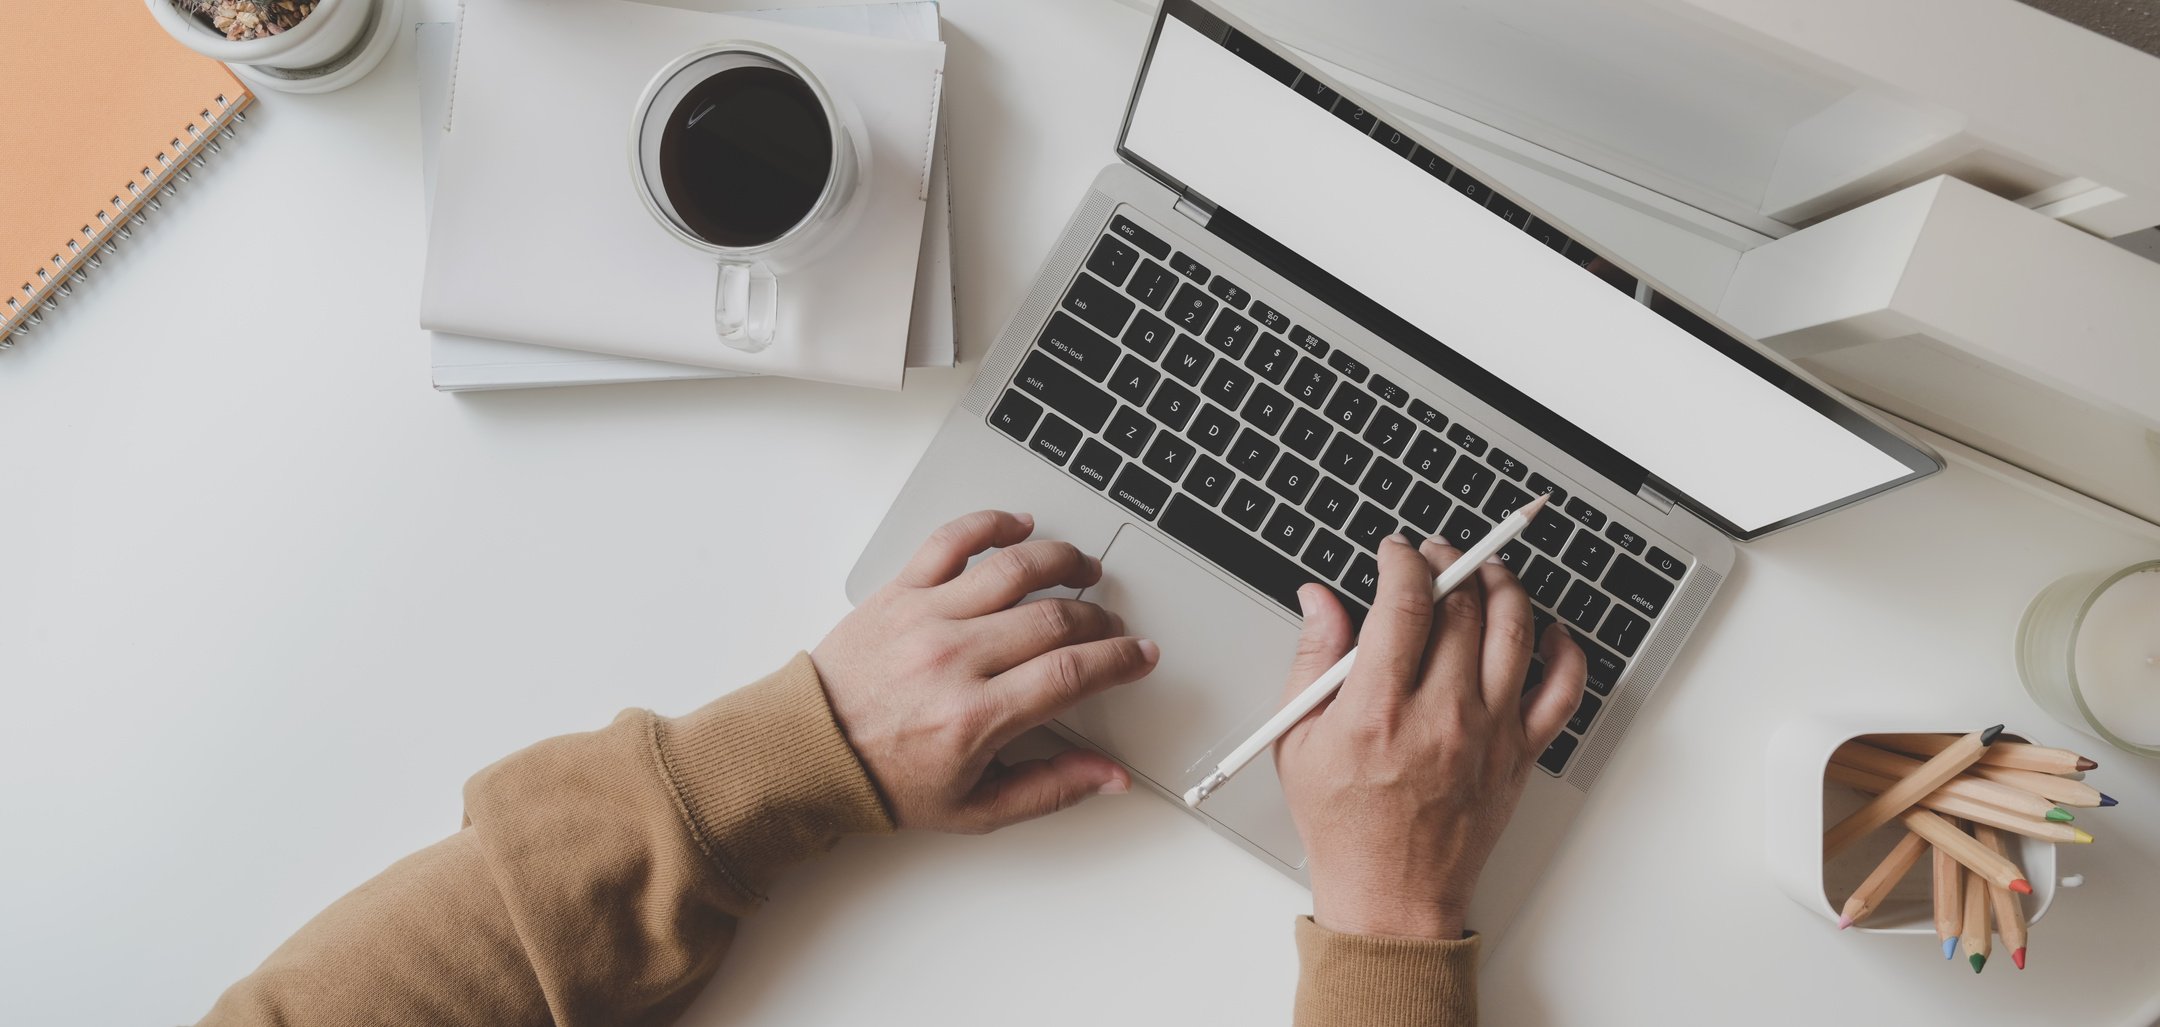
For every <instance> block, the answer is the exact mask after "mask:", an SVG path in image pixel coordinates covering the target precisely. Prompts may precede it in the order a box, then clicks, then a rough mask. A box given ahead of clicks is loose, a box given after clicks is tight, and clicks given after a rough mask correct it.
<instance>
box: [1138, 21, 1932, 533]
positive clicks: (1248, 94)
mask: <svg viewBox="0 0 2160 1027" xmlns="http://www.w3.org/2000/svg"><path fill="white" fill-rule="evenodd" d="M1120 152H1121V153H1122V154H1124V155H1125V156H1126V158H1127V159H1128V160H1131V161H1133V162H1134V163H1135V164H1138V165H1140V166H1142V167H1143V168H1146V169H1148V170H1150V171H1152V172H1154V173H1156V174H1157V175H1158V176H1160V177H1164V178H1166V179H1168V180H1170V181H1173V182H1176V183H1179V184H1181V185H1182V186H1183V187H1184V188H1185V189H1187V190H1189V191H1191V192H1194V193H1197V194H1199V195H1200V196H1202V197H1204V198H1205V199H1206V200H1207V201H1208V202H1209V203H1211V204H1213V205H1215V206H1216V207H1217V208H1218V212H1217V214H1216V216H1215V219H1214V222H1213V223H1211V225H1210V228H1211V230H1213V231H1215V232H1217V233H1218V234H1222V235H1224V236H1225V237H1227V238H1230V239H1231V240H1232V241H1233V242H1235V243H1237V244H1238V245H1239V246H1240V247H1241V248H1243V249H1245V250H1246V251H1247V252H1249V253H1253V254H1254V255H1255V256H1257V257H1259V258H1260V259H1261V260H1263V261H1264V262H1266V263H1269V264H1270V265H1271V266H1273V267H1275V269H1276V270H1277V271H1279V272H1282V273H1283V274H1285V275H1286V276H1287V277H1290V278H1291V279H1292V280H1293V281H1296V282H1297V283H1298V284H1299V285H1301V286H1303V287H1305V288H1306V289H1307V290H1308V291H1311V292H1313V293H1314V294H1315V295H1318V296H1321V297H1322V298H1323V299H1325V300H1327V301H1328V302H1329V303H1330V304H1331V305H1333V306H1335V307H1336V308H1337V309H1338V310H1341V311H1342V312H1343V313H1345V314H1347V315H1348V316H1350V317H1351V318H1353V319H1354V320H1357V321H1358V322H1360V323H1361V324H1363V325H1364V326H1365V327H1366V328H1368V329H1369V330H1371V331H1373V332H1375V333H1376V334H1378V335H1380V336H1381V337H1382V338H1385V339H1387V340H1388V341H1389V342H1390V343H1392V344H1394V345H1396V346H1398V347H1399V348H1401V349H1403V350H1404V351H1405V352H1407V353H1409V354H1410V355H1412V356H1414V357H1416V358H1418V359H1419V360H1420V361H1421V362H1424V363H1426V364H1428V365H1429V366H1432V367H1433V368H1435V369H1436V370H1438V371H1440V372H1441V373H1442V374H1444V375H1446V376H1447V377H1448V378H1449V379H1450V380H1452V381H1454V382H1456V383H1457V384H1459V385H1462V386H1463V387H1465V388H1467V389H1469V390H1470V391H1472V392H1473V393H1475V394H1477V395H1478V396H1479V397H1480V398H1481V399H1484V400H1485V401H1486V402H1488V403H1491V404H1492V405H1493V406H1495V407H1496V408H1498V409H1500V410H1501V411H1502V412H1503V413H1506V414H1508V415H1509V416H1511V417H1513V418H1514V419H1515V420H1517V421H1518V422H1520V423H1522V424H1524V425H1525V426H1527V427H1529V428H1531V429H1532V430H1535V431H1537V432H1539V433H1540V434H1541V435H1543V436H1544V437H1546V438H1547V439H1549V440H1551V441H1552V442H1554V443H1555V444H1557V445H1560V446H1561V447H1562V448H1564V449H1567V450H1568V451H1569V452H1570V453H1571V454H1573V455H1575V456H1576V457H1577V458H1578V459H1581V460H1583V461H1584V462H1585V463H1587V464H1589V465H1590V466H1592V467H1593V468H1595V469H1597V470H1598V471H1599V472H1600V473H1602V474H1604V475H1606V476H1607V477H1609V478H1611V479H1613V480H1614V481H1615V482H1616V483H1618V484H1620V485H1621V486H1622V487H1623V488H1625V489H1628V490H1630V491H1633V490H1636V489H1637V488H1639V487H1640V486H1642V485H1644V484H1650V485H1652V486H1653V487H1655V488H1657V489H1658V490H1659V491H1661V492H1663V493H1665V494H1667V495H1669V496H1672V497H1674V498H1676V499H1678V500H1680V501H1681V502H1683V503H1685V504H1687V505H1688V506H1689V507H1690V508H1691V509H1693V510H1695V511H1696V512H1698V513H1700V514H1702V515H1703V516H1705V517H1706V518H1708V519H1710V520H1712V521H1713V522H1716V523H1717V524H1718V525H1719V526H1720V527H1721V528H1723V529H1724V530H1726V531H1727V532H1729V533H1731V534H1733V535H1736V536H1738V537H1741V538H1750V537H1754V536H1756V535H1760V534H1762V533H1764V532H1767V531H1771V530H1775V529H1776V528H1779V527H1783V526H1784V525H1786V524H1790V523H1793V522H1796V521H1799V520H1802V519H1805V518H1807V517H1810V516H1813V515H1815V514H1817V513H1821V512H1823V511H1826V510H1829V509H1833V508H1835V507H1837V506H1840V505H1843V504H1845V503H1848V502H1852V501H1854V500H1856V499H1858V498H1861V497H1863V496H1866V495H1870V494H1873V493H1875V492H1879V491H1882V490H1884V489H1886V488H1889V487H1891V486H1893V485H1896V484H1899V483H1901V482H1903V481H1906V480H1910V479H1911V478H1914V477H1917V476H1919V475H1923V474H1926V473H1929V472H1932V471H1933V470H1935V469H1936V468H1937V466H1938V465H1937V464H1936V463H1935V461H1934V460H1933V459H1932V458H1931V457H1929V456H1928V455H1927V454H1926V453H1924V452H1922V451H1920V450H1918V449H1916V448H1915V447H1913V446H1911V445H1909V444H1908V443H1906V442H1905V441H1904V440H1903V439H1900V438H1899V437H1897V436H1896V435H1894V434H1892V433H1890V432H1888V431H1885V430H1884V429H1882V428H1881V427H1880V426H1878V425H1876V424H1875V423H1874V422H1872V421H1869V420H1867V419H1866V418H1864V417H1862V416H1860V415H1859V414H1858V413H1857V412H1855V411H1853V410H1852V409H1850V408H1849V407H1848V406H1846V405H1845V404H1844V403H1842V402H1841V401H1839V400H1838V399H1836V398H1835V397H1832V396H1830V395H1829V394H1827V393H1825V392H1823V391H1822V390H1821V389H1820V388H1819V387H1817V386H1815V385H1814V384H1813V383H1811V382H1808V381H1807V380H1805V379H1803V378H1801V377H1799V376H1798V375H1796V374H1794V373H1793V372H1792V371H1790V370H1789V369H1787V368H1786V367H1785V366H1784V365H1782V364H1779V363H1778V362H1776V361H1774V360H1771V359H1769V358H1768V357H1766V356H1764V355H1763V354H1762V353H1761V352H1759V351H1757V350H1756V349H1755V348H1753V347H1752V346H1750V345H1748V344H1746V343H1743V342H1741V341H1739V340H1738V339H1735V338H1733V337H1732V336H1730V335H1729V334H1727V333H1725V332H1724V331H1723V330H1722V329H1720V328H1718V327H1717V326H1716V325H1714V324H1712V323H1710V322H1709V321H1707V320H1706V319H1704V318H1702V317H1699V316H1697V315H1696V314H1694V313H1693V312H1691V311H1690V310H1688V309H1687V308H1686V307H1685V306H1683V305H1682V304H1680V303H1678V302H1676V301H1675V300H1673V299H1672V298H1671V297H1669V296H1666V295H1664V294H1662V293H1660V292H1659V291H1658V290H1657V289H1655V288H1654V287H1653V286H1652V285H1651V283H1648V282H1645V281H1641V280H1639V279H1638V278H1637V277H1636V276H1634V275H1632V274H1630V273H1628V272H1627V271H1625V270H1624V269H1622V268H1620V267H1618V266H1616V265H1615V264H1614V263H1613V262H1612V261H1611V260H1609V259H1607V258H1605V257H1603V256H1601V255H1600V254H1598V253H1597V252H1595V251H1594V250H1593V249H1592V248H1591V247H1590V246H1589V245H1587V244H1585V243H1583V242H1581V241H1579V240H1575V239H1572V238H1570V237H1569V236H1568V235H1567V234H1566V232H1565V229H1563V228H1561V227H1560V226H1555V225H1549V224H1546V223H1544V222H1542V221H1540V220H1539V219H1537V218H1535V217H1533V216H1532V215H1531V214H1530V213H1529V212H1528V211H1525V210H1523V209H1522V208H1521V207H1520V206H1519V205H1516V204H1515V203H1513V202H1511V201H1510V200H1509V199H1508V198H1506V197H1505V196H1502V195H1500V194H1498V193H1496V192H1494V191H1493V190H1492V189H1491V188H1490V186H1489V185H1486V184H1485V183H1483V182H1481V181H1479V180H1477V179H1476V178H1474V177H1472V176H1470V174H1469V173H1468V172H1467V171H1465V170H1463V169H1458V168H1455V167H1453V165H1452V162H1450V161H1448V160H1447V159H1446V157H1445V155H1444V154H1441V153H1436V152H1434V151H1432V150H1431V149H1429V148H1427V147H1425V146H1423V145H1419V144H1418V143H1417V142H1416V141H1414V140H1411V139H1409V138H1407V136H1406V135H1405V134H1404V133H1403V132H1401V131H1399V130H1398V129H1396V128H1394V127H1393V126H1390V125H1388V124H1386V123H1385V122H1384V121H1383V120H1382V119H1381V118H1379V117H1378V116H1376V115H1374V114H1372V113H1370V112H1366V111H1363V110H1360V109H1358V108H1356V107H1355V106H1354V105H1353V102H1352V101H1351V100H1350V99H1349V98H1347V97H1338V95H1337V94H1336V93H1335V92H1334V91H1333V90H1332V89H1330V88H1329V87H1328V86H1327V85H1326V84H1325V83H1323V82H1321V81H1319V80H1318V79H1316V78H1314V77H1313V76H1312V75H1310V74H1306V73H1304V72H1303V71H1302V70H1301V69H1299V68H1298V67H1296V66H1295V65H1293V64H1292V63H1291V62H1289V61H1288V60H1286V59H1284V58H1283V57H1282V56H1280V55H1278V54H1276V53H1274V52H1273V51H1271V50H1269V49H1268V48H1267V47H1265V46H1263V45H1261V44H1260V43H1258V42H1256V41H1255V40H1254V39H1253V38H1251V37H1249V36H1246V35H1244V34H1243V33H1241V32H1239V31H1238V30H1237V29H1235V28H1233V27H1231V26H1229V25H1226V24H1225V23H1224V22H1223V21H1222V20H1221V19H1220V18H1218V17H1217V16H1215V15H1214V14H1212V13H1210V12H1209V11H1207V10H1206V9H1205V8H1202V7H1201V6H1199V5H1198V4H1195V3H1192V2H1191V0H1169V2H1168V3H1166V4H1165V16H1164V18H1163V19H1162V20H1161V21H1160V22H1159V25H1158V31H1157V36H1156V39H1155V42H1154V45H1153V48H1152V52H1151V54H1150V57H1149V60H1148V63H1147V66H1146V67H1145V69H1144V70H1143V72H1142V78H1141V82H1140V85H1139V87H1138V88H1137V89H1136V91H1135V94H1134V98H1133V104H1132V109H1131V112H1130V115H1129V120H1128V122H1127V125H1126V133H1125V137H1124V140H1123V143H1122V145H1121V147H1120Z"/></svg>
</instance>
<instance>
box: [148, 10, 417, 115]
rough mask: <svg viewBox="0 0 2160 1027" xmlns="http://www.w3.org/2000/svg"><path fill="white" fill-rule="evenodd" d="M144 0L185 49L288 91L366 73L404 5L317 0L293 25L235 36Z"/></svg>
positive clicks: (384, 49) (323, 89)
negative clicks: (256, 35) (237, 39)
mask: <svg viewBox="0 0 2160 1027" xmlns="http://www.w3.org/2000/svg"><path fill="white" fill-rule="evenodd" d="M143 2H144V3H145V4H147V5H148V6H149V8H150V14H151V16H152V17H154V18H156V19H157V20H158V24H160V25H163V26H165V31H167V32H169V33H171V34H172V37H173V38H174V39H178V40H179V41H180V42H182V43H185V44H186V45H187V47H188V49H190V50H193V51H195V52H196V53H199V54H202V55H203V56H205V57H209V58H212V59H215V60H220V61H224V62H225V63H226V64H228V65H230V66H231V67H232V70H233V73H234V74H236V75H239V76H240V77H241V78H243V79H246V80H247V82H248V84H249V85H251V86H258V87H263V88H268V89H275V90H279V91H281V92H287V93H327V92H329V91H331V90H333V89H343V88H344V87H346V86H349V85H351V84H353V83H354V82H358V81H360V80H361V79H362V78H364V77H366V75H367V73H368V72H370V71H373V70H375V65H377V64H380V63H382V59H383V55H384V54H387V53H389V52H390V47H391V45H392V44H394V43H396V42H397V37H398V31H397V30H398V28H399V27H400V26H402V25H403V23H404V18H403V15H404V7H405V4H404V0H319V2H318V3H317V4H316V6H315V10H314V11H313V12H312V13H310V14H309V15H308V16H307V17H305V18H302V19H301V20H300V23H299V24H298V25H295V26H293V27H292V28H290V29H287V30H286V31H284V32H281V33H279V34H277V35H275V36H268V37H265V38H262V39H249V40H244V41H240V42H235V41H233V40H230V39H227V38H225V35H224V34H223V33H221V32H218V31H217V30H216V29H213V28H211V27H210V26H208V25H205V24H203V23H202V22H201V21H199V20H197V19H196V18H195V16H194V15H192V14H187V13H184V12H182V11H181V10H180V9H179V8H177V7H174V6H173V5H172V0H143Z"/></svg>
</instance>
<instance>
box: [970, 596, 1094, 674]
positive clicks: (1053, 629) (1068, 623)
mask: <svg viewBox="0 0 2160 1027" xmlns="http://www.w3.org/2000/svg"><path fill="white" fill-rule="evenodd" d="M967 630H968V639H969V641H968V648H969V650H970V652H969V662H970V664H971V665H972V666H973V667H974V668H975V669H976V670H978V671H981V672H982V673H984V674H990V675H995V674H1002V673H1004V672H1006V671H1008V670H1011V669H1013V668H1014V667H1017V666H1019V665H1021V664H1023V663H1026V662H1027V661H1029V660H1032V659H1034V658H1035V657H1037V656H1041V655H1042V654H1044V653H1047V652H1049V651H1050V650H1052V649H1061V648H1064V647H1065V646H1068V645H1076V644H1078V643H1081V642H1093V641H1095V640H1096V639H1100V638H1111V637H1114V636H1117V635H1122V634H1124V633H1125V625H1124V623H1123V622H1121V621H1120V620H1119V619H1118V616H1117V614H1114V613H1111V612H1110V611H1108V610H1105V609H1103V608H1102V607H1100V606H1097V605H1095V604H1094V603H1089V602H1082V601H1081V600H1078V599H1037V600H1035V601H1034V602H1030V603H1021V604H1020V605H1018V606H1015V607H1013V608H1012V609H1010V610H999V611H997V612H996V613H992V614H990V615H988V616H986V617H979V618H976V619H975V620H974V621H973V622H972V623H970V624H969V625H968V629H967Z"/></svg>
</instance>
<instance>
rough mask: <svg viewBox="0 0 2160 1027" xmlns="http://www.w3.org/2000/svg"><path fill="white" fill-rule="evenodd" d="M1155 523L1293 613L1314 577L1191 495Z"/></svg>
mask: <svg viewBox="0 0 2160 1027" xmlns="http://www.w3.org/2000/svg"><path fill="white" fill-rule="evenodd" d="M1155 524H1156V526H1157V527H1159V528H1161V529H1162V530H1164V531H1166V532H1168V533H1169V534H1170V537H1171V538H1174V539H1176V540H1178V541H1180V542H1183V543H1185V544H1186V545H1188V546H1191V547H1192V548H1193V550H1194V551H1195V552H1198V553H1199V554H1200V555H1201V556H1204V557H1207V558H1208V559H1210V560H1213V561H1214V562H1215V565H1216V566H1218V567H1221V568H1222V569H1223V570H1226V571H1229V572H1230V573H1231V574H1233V575H1235V576H1236V577H1237V579H1238V580H1239V581H1243V582H1244V583H1246V584H1248V585H1251V586H1252V587H1254V588H1257V589H1259V590H1260V592H1261V594H1262V595H1265V596H1267V597H1268V598H1269V599H1273V600H1275V601H1276V602H1278V603H1281V604H1282V605H1283V608H1284V609H1287V610H1289V611H1291V612H1292V613H1295V612H1297V608H1298V601H1297V590H1298V586H1300V585H1303V584H1305V583H1306V582H1308V581H1312V580H1313V576H1312V572H1310V571H1307V570H1306V569H1305V568H1303V567H1300V566H1298V565H1297V563H1296V562H1295V561H1293V560H1291V559H1290V558H1289V557H1286V556H1284V555H1282V554H1281V553H1278V552H1276V551H1275V550H1273V549H1270V548H1268V544H1267V543H1265V542H1262V541H1260V540H1259V539H1256V538H1254V537H1252V536H1251V535H1247V534H1245V531H1244V529H1242V528H1239V527H1238V526H1237V525H1235V524H1232V523H1230V522H1229V521H1226V520H1223V519H1222V518H1221V517H1219V516H1217V515H1216V514H1215V513H1214V512H1213V511H1210V510H1209V509H1208V508H1207V507H1204V506H1201V505H1200V504H1199V503H1198V502H1197V501H1195V500H1193V499H1192V498H1191V497H1190V496H1178V497H1177V498H1175V499H1172V500H1171V501H1170V508H1169V509H1168V510H1165V511H1163V515H1162V519H1161V520H1159V521H1156V522H1155Z"/></svg>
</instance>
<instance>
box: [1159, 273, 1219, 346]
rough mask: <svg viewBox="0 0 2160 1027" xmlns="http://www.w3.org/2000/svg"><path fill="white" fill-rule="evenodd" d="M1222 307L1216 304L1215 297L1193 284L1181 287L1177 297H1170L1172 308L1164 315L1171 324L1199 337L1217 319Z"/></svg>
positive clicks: (1164, 312) (1166, 310) (1165, 311)
mask: <svg viewBox="0 0 2160 1027" xmlns="http://www.w3.org/2000/svg"><path fill="white" fill-rule="evenodd" d="M1220 305H1221V304H1218V303H1216V302H1215V297H1213V296H1210V295H1208V294H1207V293H1204V292H1201V291H1200V290H1199V289H1198V288H1195V287H1194V286H1192V285H1191V284H1186V285H1180V286H1178V291H1177V295H1175V296H1172V297H1170V306H1169V307H1168V308H1166V309H1165V310H1164V311H1163V315H1164V316H1165V317H1168V318H1169V319H1170V323H1171V324H1174V325H1176V326H1178V327H1179V328H1182V329H1184V330H1186V331H1188V332H1191V333H1193V334H1194V335H1198V334H1200V333H1201V332H1204V331H1206V330H1207V326H1208V322H1210V321H1213V320H1214V319H1215V310H1216V308H1217V307H1219V306H1220Z"/></svg>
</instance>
